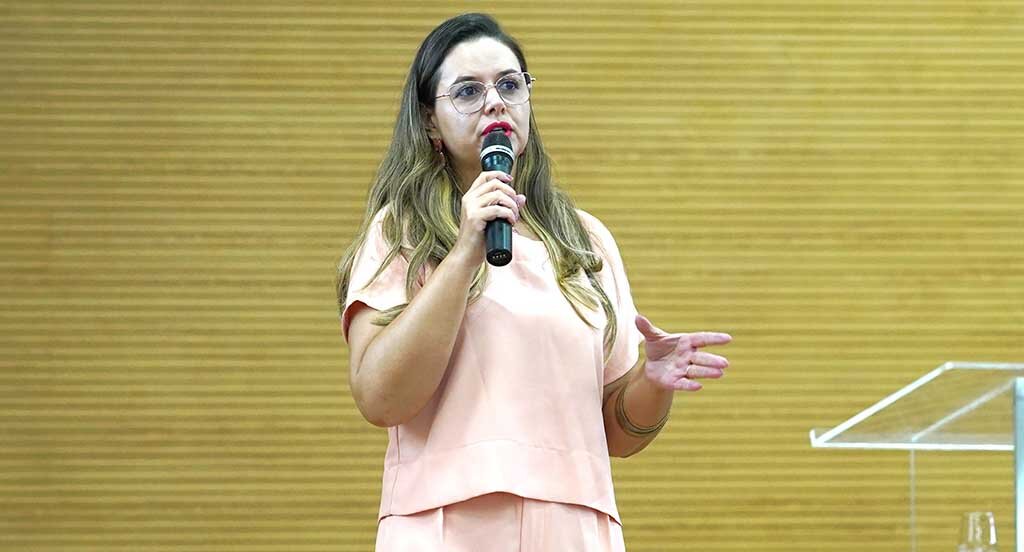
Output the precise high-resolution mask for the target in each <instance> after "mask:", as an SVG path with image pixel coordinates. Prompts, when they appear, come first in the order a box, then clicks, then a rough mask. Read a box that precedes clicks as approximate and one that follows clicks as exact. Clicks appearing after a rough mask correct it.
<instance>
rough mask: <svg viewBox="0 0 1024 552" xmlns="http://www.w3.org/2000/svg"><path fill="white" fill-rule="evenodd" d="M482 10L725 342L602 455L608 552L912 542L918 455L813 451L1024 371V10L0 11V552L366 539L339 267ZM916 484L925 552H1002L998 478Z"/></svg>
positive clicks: (539, 102) (670, 305) (675, 315)
mask: <svg viewBox="0 0 1024 552" xmlns="http://www.w3.org/2000/svg"><path fill="white" fill-rule="evenodd" d="M471 10H481V11H488V12H490V13H493V14H495V15H496V16H498V17H499V19H500V20H501V21H502V22H503V23H504V24H505V26H506V28H507V29H508V30H509V31H510V32H511V33H512V34H514V35H515V36H516V37H518V38H519V39H520V40H521V42H522V43H523V45H524V46H525V48H526V52H527V56H528V59H529V61H530V69H531V71H532V72H533V73H534V74H535V75H536V76H537V77H538V78H539V79H540V80H539V82H538V85H537V88H536V89H535V94H534V110H535V112H536V115H537V118H538V121H539V125H540V130H541V132H542V135H543V136H544V138H545V140H546V143H547V145H548V147H549V150H550V152H551V154H552V156H553V158H554V160H555V164H556V169H557V175H558V177H559V179H560V181H561V182H563V183H564V185H565V186H566V187H567V188H568V189H569V190H570V191H571V193H572V194H573V196H574V197H575V198H576V199H577V200H578V203H579V204H580V206H581V207H583V208H585V209H587V210H589V211H590V212H592V213H594V214H595V215H597V216H598V217H600V218H601V219H603V220H604V221H605V222H606V224H607V225H608V226H609V227H610V228H611V230H612V231H613V232H614V234H615V235H616V237H617V238H618V241H619V244H620V246H621V248H622V251H623V254H624V257H625V260H626V263H627V265H628V269H629V273H630V276H631V279H632V285H633V290H634V293H635V298H636V301H637V303H638V306H639V307H640V309H641V311H642V312H645V313H647V314H648V315H649V316H651V317H652V319H653V320H654V321H655V322H656V323H658V324H660V325H662V326H663V327H665V328H668V329H671V330H674V331H688V330H697V329H713V330H723V331H729V332H731V333H732V334H733V336H734V337H735V343H734V344H733V345H731V346H729V348H728V349H727V350H723V352H726V351H727V354H728V355H729V357H730V359H731V361H732V363H733V367H732V368H731V369H730V373H729V375H728V376H727V377H726V378H725V379H724V380H723V381H722V382H720V383H716V384H714V385H709V386H708V389H706V390H705V391H704V392H701V393H699V394H697V395H687V396H681V397H679V400H678V402H677V405H676V408H675V415H674V418H673V419H672V421H671V423H670V425H669V426H668V428H667V429H666V431H665V432H664V433H663V434H662V436H661V437H660V438H659V439H658V441H657V442H656V443H655V445H653V446H652V447H651V448H650V449H648V450H647V451H645V452H644V453H642V454H641V455H639V456H637V457H634V458H631V459H626V460H615V461H614V462H613V464H614V472H615V481H616V488H617V492H618V497H619V504H620V508H621V510H622V514H623V518H624V521H625V527H626V529H625V533H626V538H627V543H628V545H629V548H630V550H632V551H662V550H704V551H747V550H766V551H783V550H785V551H835V552H839V551H850V552H853V551H862V550H868V549H870V550H892V551H897V550H906V549H907V521H906V510H907V494H908V493H907V484H906V478H905V475H906V468H907V457H906V454H905V453H900V452H860V451H821V450H812V449H811V448H810V447H809V443H808V438H807V431H808V429H809V428H811V427H814V426H827V425H833V424H836V423H838V422H840V421H842V420H844V419H845V418H847V417H848V416H850V415H852V414H854V413H856V412H858V411H859V410H861V409H862V408H864V407H866V406H868V405H870V404H871V403H873V402H874V401H876V400H878V399H879V398H881V397H883V396H885V395H887V394H888V393H890V392H892V391H894V390H896V389H898V388H900V387H902V386H903V385H905V384H907V383H909V382H910V381H912V380H913V379H915V378H917V377H918V376H919V375H921V374H923V373H925V372H926V371H928V370H930V369H932V368H933V367H935V366H937V365H939V364H940V363H942V362H944V361H946V360H952V359H957V360H978V361H1024V348H1022V338H1024V244H1022V242H1024V187H1022V184H1024V182H1022V176H1024V3H1022V2H1021V1H1020V0H1014V1H987V0H959V1H951V0H935V1H928V0H913V1H911V0H894V1H878V0H853V1H840V0H835V1H831V2H829V1H822V0H796V1H786V2H781V1H780V2H754V1H745V2H744V1H735V2H718V1H704V2H698V1H668V0H665V1H645V2H620V1H616V2H611V1H587V2H581V1H566V2H539V1H524V2H516V3H500V4H499V3H494V4H476V3H468V2H452V3H430V4H427V3H421V2H412V1H404V2H389V3H386V2H370V1H360V2H346V1H284V0H273V1H270V0H258V1H247V2H208V1H202V2H200V1H198V0H196V1H171V2H129V1H127V0H123V1H113V0H96V1H90V2H76V1H46V0H42V1H28V0H24V1H10V0H7V1H0V221H2V223H0V224H2V233H0V270H2V280H0V302H2V308H0V394H2V398H0V436H2V446H0V550H3V551H29V550H31V551H47V552H49V551H69V552H84V551H101V550H102V551H112V550H132V551H136V550H140V551H141V550H145V551H164V550H167V551H169V550H189V551H214V550H216V551H242V550H245V551H279V550H288V551H293V552H303V551H308V552H312V551H357V550H370V549H371V548H372V542H373V538H374V529H375V526H374V522H375V515H376V511H377V504H378V493H379V490H380V472H381V466H382V461H383V452H384V446H385V439H386V437H385V433H384V432H383V431H382V430H379V429H376V428H373V427H371V426H370V425H368V424H366V423H365V422H363V421H362V420H361V418H360V416H359V414H358V412H357V411H356V409H355V408H354V407H353V405H352V400H351V398H350V395H349V392H348V387H347V383H346V373H347V369H348V366H347V360H346V358H347V357H346V355H347V350H346V348H345V347H344V344H343V342H342V340H341V339H340V338H339V336H338V332H337V321H336V312H335V308H334V298H333V288H332V280H333V276H334V274H333V269H334V266H335V263H336V262H337V259H338V257H339V255H340V253H341V251H342V250H343V248H344V247H345V246H346V245H347V243H348V241H349V240H350V239H351V237H352V234H353V231H354V229H355V228H356V225H357V223H358V221H359V217H360V216H361V211H362V205H363V200H364V197H365V194H366V189H367V186H368V184H369V182H370V180H371V176H372V175H373V173H374V169H375V167H376V164H377V163H378V162H379V160H380V157H381V155H382V153H383V149H384V147H385V145H386V143H387V140H388V138H389V136H390V133H391V126H392V124H393V120H394V116H395V109H396V105H397V98H398V92H399V89H400V86H401V83H402V80H403V78H404V74H405V71H406V70H407V67H408V66H409V64H410V62H411V60H412V57H413V55H414V53H415V49H416V47H417V46H418V44H419V42H420V40H422V38H423V37H424V36H425V35H426V33H427V32H428V31H429V30H430V29H431V28H432V27H433V26H434V25H436V24H437V23H439V22H440V21H441V20H443V19H445V18H447V17H449V16H451V15H454V14H457V13H460V12H464V11H471ZM920 462H921V465H920V468H919V469H920V477H921V478H922V487H921V495H920V497H919V498H920V501H921V508H922V512H921V520H920V523H921V525H922V532H923V535H922V537H921V539H922V540H921V542H922V545H924V546H922V549H923V550H940V551H942V550H945V551H948V550H952V549H953V546H954V545H955V541H956V537H957V531H958V519H959V514H960V512H962V511H964V510H975V509H992V510H994V511H995V512H996V516H997V520H998V523H999V529H1000V531H1001V532H1002V534H1001V536H1002V539H1003V542H1004V549H1012V548H1011V546H1010V544H1011V542H1012V540H1011V539H1012V537H1013V535H1012V533H1011V529H1012V527H1011V518H1010V516H1011V512H1012V502H1011V498H1012V482H1011V479H1010V473H1011V472H1010V468H1011V455H1009V454H1005V453H1004V454H994V455H984V454H937V453H933V454H930V455H929V454H924V455H921V457H920Z"/></svg>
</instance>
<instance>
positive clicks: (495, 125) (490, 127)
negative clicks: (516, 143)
mask: <svg viewBox="0 0 1024 552" xmlns="http://www.w3.org/2000/svg"><path fill="white" fill-rule="evenodd" d="M496 128H500V129H501V130H503V131H504V132H505V136H511V135H512V125H510V124H508V123H506V122H504V121H498V122H495V123H491V124H489V125H487V128H485V129H484V131H483V132H481V133H480V135H481V136H486V135H487V134H488V133H490V132H491V131H492V130H494V129H496Z"/></svg>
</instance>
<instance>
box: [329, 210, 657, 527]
mask: <svg viewBox="0 0 1024 552" xmlns="http://www.w3.org/2000/svg"><path fill="white" fill-rule="evenodd" d="M386 210H387V208H385V209H382V210H381V211H380V212H378V213H377V215H376V216H375V217H374V220H373V223H372V225H371V228H370V231H369V232H368V236H367V240H366V242H365V243H364V245H363V246H362V248H361V249H360V250H359V252H358V253H357V257H356V260H355V263H354V264H353V266H352V279H351V283H350V286H349V291H348V296H347V297H346V299H345V308H344V311H343V313H342V317H341V324H342V331H343V333H344V335H345V337H346V339H347V337H348V325H349V322H350V320H351V317H352V314H353V313H354V312H355V310H356V309H355V308H352V305H354V304H355V303H362V304H365V305H368V306H370V307H372V308H374V309H377V310H385V309H388V308H391V307H394V306H396V305H400V304H402V303H406V302H407V301H408V298H407V297H406V293H405V276H406V270H407V268H408V263H407V262H406V260H405V258H403V257H402V256H401V255H399V256H398V257H396V258H395V260H394V261H392V263H391V264H390V265H389V266H388V267H387V268H386V269H385V270H384V272H383V273H381V275H380V276H378V277H377V279H376V280H374V281H372V282H370V281H369V280H370V278H371V277H372V276H373V274H374V272H376V270H377V268H378V267H379V266H380V264H381V261H382V260H383V259H384V257H385V255H386V253H387V251H388V246H387V243H386V241H385V239H384V237H383V232H382V226H381V221H382V219H383V216H384V212H385V211H386ZM577 212H578V213H579V217H580V220H581V221H582V222H583V225H584V227H585V228H587V229H588V230H589V232H590V234H591V240H592V243H593V245H594V247H595V251H597V252H598V253H599V254H600V255H601V256H602V258H603V259H604V267H603V269H602V270H601V272H599V273H598V276H599V278H600V280H601V283H602V285H603V286H604V290H605V293H607V294H608V297H609V299H610V300H611V301H612V304H613V305H614V306H615V311H616V318H617V320H616V321H615V323H616V324H618V338H617V339H616V342H615V344H614V347H613V348H612V351H611V354H610V356H609V357H608V358H605V355H604V351H603V344H602V340H603V331H604V325H605V323H606V317H605V315H604V311H603V310H601V309H600V308H598V309H597V310H586V309H585V308H584V309H582V312H584V315H585V316H587V318H588V320H590V321H591V322H592V323H593V324H594V325H595V326H596V329H595V328H591V327H589V326H587V325H586V324H584V323H583V321H582V320H580V318H579V317H578V316H577V314H576V312H575V311H574V310H573V308H572V306H571V305H570V303H569V301H568V300H567V299H566V298H565V297H564V296H563V295H562V293H561V291H560V290H559V289H558V285H557V283H556V281H555V274H554V271H553V269H552V265H551V262H550V260H549V257H548V252H547V249H546V248H545V246H544V244H543V242H540V241H536V240H531V239H529V238H526V237H525V236H522V235H520V234H518V233H515V232H514V233H513V238H512V239H513V255H514V258H513V260H512V262H511V263H509V264H508V265H506V266H504V267H497V268H496V267H488V277H487V282H486V284H485V286H484V290H483V295H482V296H481V297H480V298H479V299H478V300H477V301H475V302H474V303H472V304H470V305H469V306H468V307H467V309H466V314H465V317H464V318H463V321H462V325H461V327H460V329H459V333H458V337H457V338H456V342H455V348H454V350H453V352H452V357H451V360H450V362H449V365H448V369H447V372H446V373H445V375H444V377H443V379H442V380H441V384H440V386H439V387H438V389H437V391H436V392H435V393H434V395H433V397H431V399H430V401H429V402H428V403H427V404H426V406H425V407H424V408H423V409H422V410H421V411H420V412H419V413H418V414H417V415H416V417H415V418H413V419H411V420H409V421H408V422H407V423H404V424H401V425H399V426H397V427H391V428H388V448H387V453H386V455H385V458H384V481H383V491H382V497H381V504H380V514H379V519H383V518H384V517H385V516H388V515H391V514H398V515H408V514H412V513H416V512H420V511H423V510H429V509H432V508H438V507H441V506H445V505H448V504H453V503H456V502H460V501H463V500H468V499H470V498H473V497H476V496H481V495H484V494H487V493H492V492H507V493H513V494H516V495H519V496H522V497H525V498H532V499H536V500H546V501H551V502H562V503H571V504H580V505H583V506H587V507H590V508H593V509H595V510H598V511H601V512H604V513H606V514H608V515H609V516H611V517H612V518H614V519H615V520H616V521H618V522H620V523H621V520H620V518H619V513H618V509H617V508H616V505H615V493H614V490H613V488H612V475H611V463H610V461H609V457H608V444H607V440H606V437H605V431H604V418H603V416H602V410H601V407H602V405H601V399H602V392H603V389H604V386H605V384H607V383H610V382H612V381H614V380H615V379H617V378H619V377H621V376H623V375H624V374H625V373H626V372H628V371H629V369H630V368H632V366H633V365H634V364H635V363H636V361H637V358H638V353H639V351H638V345H639V344H640V342H641V340H642V337H641V334H640V332H639V331H638V330H637V329H636V326H635V323H634V318H635V316H636V308H635V307H634V305H633V299H632V296H631V295H630V291H629V282H628V281H627V279H626V273H625V269H624V267H623V263H622V258H621V256H620V255H619V251H618V247H617V246H616V244H615V241H614V239H613V238H612V235H611V234H610V233H609V232H608V229H607V228H605V226H604V225H603V224H602V223H601V222H600V221H599V220H598V219H597V218H595V217H594V216H592V215H590V214H589V213H586V212H584V211H577ZM429 277H430V271H427V272H425V274H424V279H425V278H429ZM579 278H580V279H581V281H582V282H586V281H587V280H586V276H585V275H583V274H582V271H581V273H580V275H579ZM424 281H425V280H424ZM586 285H588V286H589V283H587V284H586Z"/></svg>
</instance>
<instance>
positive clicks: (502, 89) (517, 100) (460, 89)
mask: <svg viewBox="0 0 1024 552" xmlns="http://www.w3.org/2000/svg"><path fill="white" fill-rule="evenodd" d="M536 80H537V79H535V78H533V76H532V75H530V74H529V73H511V74H508V75H505V76H504V77H501V78H500V79H498V80H497V81H496V82H495V83H494V84H484V83H482V82H476V81H463V82H457V83H455V84H453V85H451V86H450V87H449V88H448V93H447V94H441V95H440V96H434V99H435V100H438V99H441V98H444V97H447V98H448V99H449V100H451V101H452V106H453V107H454V108H455V111H458V112H459V113H462V114H463V115H472V114H473V113H476V112H477V111H480V110H481V109H483V107H484V99H485V98H486V97H487V89H488V88H494V89H495V90H497V91H498V96H500V97H501V101H503V102H505V105H518V104H523V103H526V102H528V101H529V100H530V89H531V88H533V83H534V81H536Z"/></svg>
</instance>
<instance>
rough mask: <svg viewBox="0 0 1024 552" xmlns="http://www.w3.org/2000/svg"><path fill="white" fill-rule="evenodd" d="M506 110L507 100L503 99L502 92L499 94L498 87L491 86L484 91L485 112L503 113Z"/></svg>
mask: <svg viewBox="0 0 1024 552" xmlns="http://www.w3.org/2000/svg"><path fill="white" fill-rule="evenodd" d="M504 111H505V100H503V99H501V94H498V89H497V88H495V87H493V86H492V87H489V88H488V89H487V91H486V92H484V112H486V113H503V112H504Z"/></svg>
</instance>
